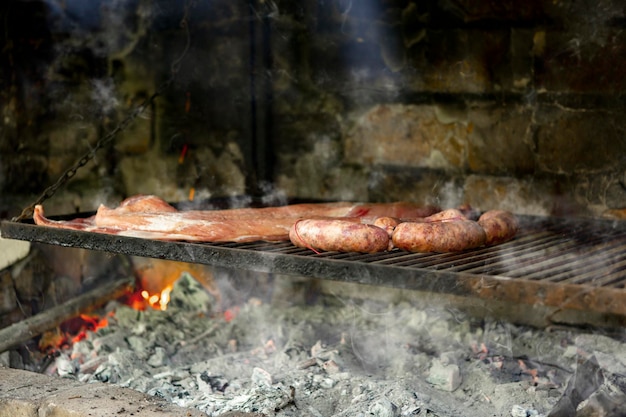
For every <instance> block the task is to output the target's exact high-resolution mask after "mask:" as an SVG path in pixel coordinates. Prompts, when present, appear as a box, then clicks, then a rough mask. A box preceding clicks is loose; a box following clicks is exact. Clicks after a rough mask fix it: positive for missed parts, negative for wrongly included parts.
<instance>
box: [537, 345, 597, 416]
mask: <svg viewBox="0 0 626 417" xmlns="http://www.w3.org/2000/svg"><path fill="white" fill-rule="evenodd" d="M577 362H578V367H577V368H576V372H575V373H574V375H573V376H572V377H571V378H570V380H569V381H568V383H567V387H566V388H565V392H564V393H563V395H562V396H561V398H560V399H559V401H558V402H557V404H556V406H555V407H554V409H553V410H552V411H550V414H548V417H571V416H575V415H576V408H577V407H578V404H580V403H581V402H582V401H584V400H586V399H587V398H589V396H590V395H591V394H593V393H594V392H596V391H597V390H598V388H599V387H600V386H601V385H602V384H603V383H604V376H603V375H602V370H601V369H600V366H599V365H598V361H597V360H596V358H595V356H591V357H589V358H587V359H584V358H582V357H581V356H579V357H578V359H577Z"/></svg>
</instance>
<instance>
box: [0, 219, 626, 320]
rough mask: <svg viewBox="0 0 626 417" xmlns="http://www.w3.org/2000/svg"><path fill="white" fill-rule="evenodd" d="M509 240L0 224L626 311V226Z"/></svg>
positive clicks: (453, 290) (561, 223) (218, 261)
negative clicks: (246, 238)
mask: <svg viewBox="0 0 626 417" xmlns="http://www.w3.org/2000/svg"><path fill="white" fill-rule="evenodd" d="M520 220H521V230H520V233H519V235H518V236H517V237H516V239H514V240H513V241H511V242H507V243H505V244H502V245H499V246H495V247H490V248H480V249H476V250H472V251H466V252H462V253H448V254H434V253H408V252H403V251H399V250H394V251H390V252H384V253H377V254H361V253H338V252H324V253H319V254H316V253H314V252H313V251H311V250H309V249H305V248H298V247H295V246H293V245H292V244H291V243H289V242H280V243H269V242H251V243H243V244H238V243H224V244H199V243H187V242H162V241H153V240H147V239H139V238H132V237H123V236H116V235H105V234H98V233H89V232H81V231H73V230H64V229H52V228H46V227H41V226H35V225H33V224H32V223H15V222H8V221H3V222H2V224H1V229H0V230H1V231H2V236H3V237H5V238H10V239H20V240H27V241H32V242H40V243H46V244H53V245H60V246H67V247H80V248H85V249H92V250H100V251H107V252H113V253H122V254H127V255H134V256H144V257H152V258H159V259H171V260H176V261H184V262H192V263H202V264H208V265H216V266H222V267H230V268H235V269H237V268H239V269H248V270H255V271H262V272H272V273H277V274H287V275H301V276H310V277H314V278H322V279H331V280H337V281H345V282H355V283H361V284H370V285H380V286H389V287H395V288H402V289H410V290H420V291H432V292H441V293H450V294H455V295H462V296H476V297H485V298H490V299H497V300H503V301H510V302H515V303H526V304H537V303H538V304H542V305H548V306H555V307H560V308H564V309H578V310H588V311H596V312H601V313H610V314H618V315H626V289H625V286H626V222H612V221H602V220H591V219H558V218H543V217H532V216H521V217H520Z"/></svg>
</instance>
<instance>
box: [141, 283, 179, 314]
mask: <svg viewBox="0 0 626 417" xmlns="http://www.w3.org/2000/svg"><path fill="white" fill-rule="evenodd" d="M172 289H173V286H172V285H168V286H167V287H165V288H163V290H162V291H161V293H160V294H152V295H150V293H149V292H148V291H146V290H143V291H141V296H142V297H143V299H144V300H146V301H147V302H148V304H150V306H152V308H155V309H158V310H162V311H165V310H167V304H168V303H169V302H170V293H171V292H172Z"/></svg>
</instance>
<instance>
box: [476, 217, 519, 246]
mask: <svg viewBox="0 0 626 417" xmlns="http://www.w3.org/2000/svg"><path fill="white" fill-rule="evenodd" d="M478 224H479V225H480V226H481V227H482V228H483V229H484V230H485V234H486V236H487V239H486V240H485V244H486V245H497V244H499V243H504V242H507V241H509V240H511V239H513V238H514V237H515V234H516V233H517V230H518V228H519V224H518V222H517V218H516V217H515V215H514V214H513V213H511V212H509V211H504V210H489V211H487V212H485V213H483V215H482V216H480V218H479V219H478Z"/></svg>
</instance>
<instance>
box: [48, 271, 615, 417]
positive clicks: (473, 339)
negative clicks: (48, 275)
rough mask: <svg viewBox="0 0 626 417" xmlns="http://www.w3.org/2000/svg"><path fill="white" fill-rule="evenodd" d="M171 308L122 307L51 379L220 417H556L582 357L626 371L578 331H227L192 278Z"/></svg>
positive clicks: (265, 317) (338, 326)
mask: <svg viewBox="0 0 626 417" xmlns="http://www.w3.org/2000/svg"><path fill="white" fill-rule="evenodd" d="M171 297H172V301H171V302H170V305H169V306H168V309H167V311H159V310H147V311H136V310H133V309H131V308H130V307H127V306H124V305H119V304H117V303H114V304H111V305H110V306H109V307H108V308H109V309H113V310H115V314H114V316H113V317H112V318H110V319H109V323H110V324H109V326H108V327H106V328H103V329H100V330H98V331H97V332H96V333H93V334H90V335H89V336H88V337H87V338H86V339H85V340H83V341H80V342H78V343H75V344H74V346H73V347H72V349H71V351H69V352H63V353H62V354H61V355H60V356H59V357H58V358H57V361H56V363H55V364H54V365H53V366H51V367H50V368H49V370H48V372H50V373H57V374H59V375H61V376H64V377H67V378H76V379H79V380H80V381H84V382H91V381H104V382H109V383H113V384H117V385H120V386H123V387H129V388H132V389H136V390H138V391H141V392H145V393H148V394H150V395H155V396H159V397H162V398H165V399H167V400H169V401H171V402H172V403H175V404H178V405H181V406H185V407H195V408H197V409H199V410H202V411H204V412H206V413H207V414H209V415H211V416H218V415H220V414H223V413H226V412H228V411H233V412H249V413H260V414H261V415H265V416H303V415H304V416H380V417H383V416H384V417H388V416H389V417H392V416H394V417H395V416H442V417H443V416H457V415H472V416H477V417H481V416H485V417H486V416H518V415H526V416H548V415H549V413H550V411H551V410H553V409H554V407H555V406H557V402H558V401H559V399H560V398H561V397H562V395H563V393H564V392H565V389H566V387H567V384H568V380H570V379H571V378H572V376H574V375H575V374H576V369H577V365H578V364H579V363H580V362H579V361H580V360H581V358H584V357H585V356H581V354H580V352H576V350H575V348H584V350H585V352H589V354H592V353H593V352H595V353H596V355H597V356H598V357H599V361H600V369H601V370H602V369H603V368H602V367H603V366H605V367H608V365H605V364H608V363H610V359H611V358H617V362H616V363H618V364H620V365H621V364H623V361H624V355H623V352H625V351H626V349H625V346H624V344H623V343H622V342H619V341H617V340H615V339H609V338H599V339H597V340H596V339H595V336H593V334H591V333H590V334H585V333H584V332H582V331H575V330H573V329H569V330H565V329H564V330H554V331H550V332H547V331H544V330H535V329H529V328H525V327H521V326H515V325H512V324H509V323H504V322H498V321H492V320H485V319H482V320H479V319H473V318H471V317H468V316H464V315H463V314H461V313H459V312H458V311H448V310H446V309H443V308H442V309H435V308H432V307H429V308H424V307H419V306H416V305H409V304H408V303H400V304H396V305H389V304H382V303H378V304H377V303H373V302H372V303H365V302H354V301H351V300H345V299H339V298H325V299H323V300H321V301H320V302H318V303H317V304H315V305H291V304H289V303H287V302H285V301H284V300H282V301H278V302H272V303H263V302H260V301H259V300H255V299H252V300H250V301H249V302H248V303H247V304H245V305H243V306H241V308H240V309H239V311H238V312H237V314H236V316H235V318H234V319H233V320H232V321H230V322H227V321H226V320H225V319H224V315H223V314H217V313H216V312H212V311H211V306H212V305H213V299H212V297H211V296H210V295H209V294H208V293H207V292H206V291H205V290H204V289H203V288H202V287H201V286H200V285H198V284H197V283H196V282H195V281H194V280H193V279H191V278H190V277H188V276H183V277H182V278H181V279H180V280H179V281H178V282H177V283H176V285H175V287H174V289H173V291H172V293H171ZM611 355H612V356H611ZM619 369H622V368H619ZM609 373H610V378H608V377H607V378H606V380H607V383H606V384H603V385H602V386H601V387H600V388H601V389H598V395H599V397H602V395H601V394H603V393H605V392H609V391H610V390H611V389H613V391H615V389H616V388H615V387H620V386H622V387H623V386H626V385H620V384H621V383H623V382H624V375H618V374H616V373H615V372H614V371H611V370H607V375H608V374H609ZM609 383H610V384H609ZM607 384H609V385H607ZM613 391H611V392H613ZM603 395H604V397H608V396H609V395H608V394H603ZM615 397H616V395H613V394H612V397H611V398H615ZM617 397H618V398H621V397H619V395H617ZM594 398H595V397H594ZM592 399H593V398H592ZM594 401H596V402H597V401H598V400H595V399H594ZM584 405H585V404H582V405H581V406H584Z"/></svg>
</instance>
